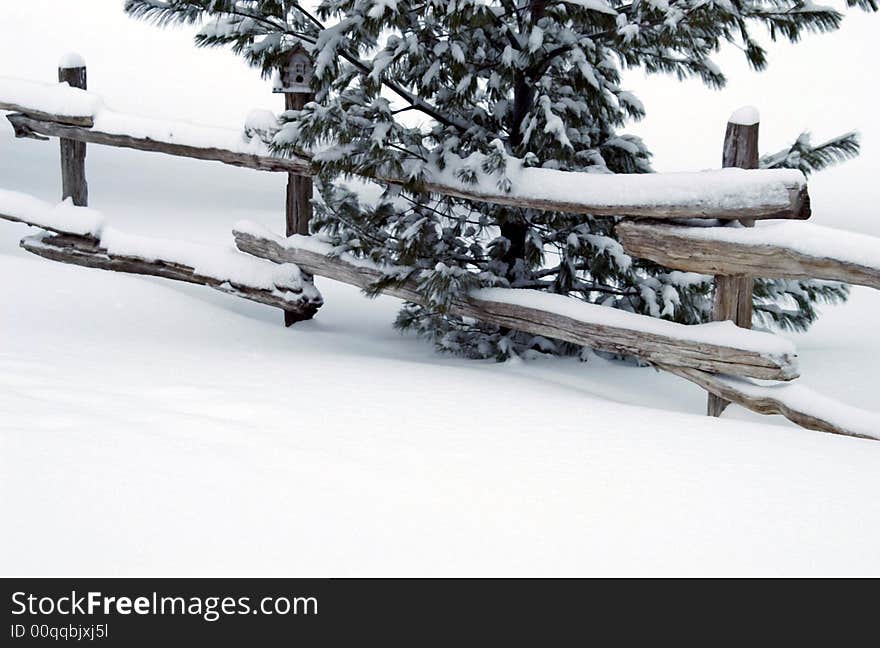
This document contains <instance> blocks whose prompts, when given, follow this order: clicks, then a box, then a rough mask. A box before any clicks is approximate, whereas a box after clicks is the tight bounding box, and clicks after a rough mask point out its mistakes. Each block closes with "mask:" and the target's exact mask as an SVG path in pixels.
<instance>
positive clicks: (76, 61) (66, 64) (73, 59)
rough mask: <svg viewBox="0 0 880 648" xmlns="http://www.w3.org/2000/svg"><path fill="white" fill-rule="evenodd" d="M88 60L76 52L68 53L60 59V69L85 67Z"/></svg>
mask: <svg viewBox="0 0 880 648" xmlns="http://www.w3.org/2000/svg"><path fill="white" fill-rule="evenodd" d="M85 66H86V60H85V59H84V58H83V57H82V56H80V55H79V54H77V53H76V52H67V54H64V55H63V56H62V57H61V58H60V59H58V67H59V68H61V69H66V68H78V67H85Z"/></svg>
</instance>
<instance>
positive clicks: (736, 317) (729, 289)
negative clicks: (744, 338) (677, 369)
mask: <svg viewBox="0 0 880 648" xmlns="http://www.w3.org/2000/svg"><path fill="white" fill-rule="evenodd" d="M760 126H761V125H760V124H759V123H754V124H737V123H734V122H728V124H727V131H726V132H725V134H724V149H723V151H722V154H721V167H722V168H730V167H737V168H740V169H757V168H758V164H759V154H758V132H759V129H760ZM739 222H740V223H741V224H743V225H744V226H745V227H754V226H755V219H754V218H749V217H745V218H742V219H740V221H739ZM754 289H755V281H754V279H753V278H752V277H750V276H747V275H723V276H722V275H719V276H716V277H715V293H714V295H713V304H712V319H713V320H715V321H716V322H723V321H725V320H731V321H732V322H733V323H734V324H736V325H737V326H740V327H742V328H752V293H753V292H754ZM727 404H728V403H727V401H726V400H724V399H722V398H719V397H718V396H716V395H715V394H713V393H711V392H710V393H709V397H708V401H707V403H706V413H707V414H708V415H709V416H721V413H722V412H723V411H724V408H725V407H727Z"/></svg>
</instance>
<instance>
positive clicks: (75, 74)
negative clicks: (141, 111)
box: [58, 67, 89, 207]
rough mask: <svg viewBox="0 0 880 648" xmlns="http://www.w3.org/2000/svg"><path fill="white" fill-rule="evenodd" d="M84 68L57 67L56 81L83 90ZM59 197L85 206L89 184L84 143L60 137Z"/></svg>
mask: <svg viewBox="0 0 880 648" xmlns="http://www.w3.org/2000/svg"><path fill="white" fill-rule="evenodd" d="M86 79H87V77H86V68H84V67H72V68H58V82H59V83H65V82H66V83H67V84H68V85H69V86H70V87H71V88H80V89H81V90H85V89H86V87H87V81H86ZM59 142H60V148H61V199H62V200H64V199H66V198H70V199H71V200H72V201H73V204H74V205H77V206H79V207H85V206H87V205H88V204H89V185H88V183H87V182H86V143H85V142H80V141H77V140H72V139H67V138H61V139H60V140H59Z"/></svg>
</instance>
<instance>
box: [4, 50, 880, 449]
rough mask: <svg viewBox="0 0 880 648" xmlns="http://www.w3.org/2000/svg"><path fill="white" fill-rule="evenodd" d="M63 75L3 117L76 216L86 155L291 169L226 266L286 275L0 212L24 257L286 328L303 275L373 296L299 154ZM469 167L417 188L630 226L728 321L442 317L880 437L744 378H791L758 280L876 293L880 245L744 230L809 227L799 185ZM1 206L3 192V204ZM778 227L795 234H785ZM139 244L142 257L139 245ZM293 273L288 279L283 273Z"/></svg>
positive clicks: (290, 101) (503, 296)
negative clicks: (632, 362)
mask: <svg viewBox="0 0 880 648" xmlns="http://www.w3.org/2000/svg"><path fill="white" fill-rule="evenodd" d="M59 79H60V80H65V81H68V82H69V83H70V85H71V86H75V85H78V86H80V88H75V87H70V86H68V85H48V84H35V83H34V82H27V81H19V80H13V81H11V82H10V81H9V80H4V79H0V110H12V111H15V112H14V113H13V114H10V115H7V119H8V120H9V121H10V123H11V124H12V126H13V128H14V130H15V134H16V136H18V137H30V138H34V139H46V138H49V137H56V138H59V139H60V141H61V142H62V147H61V148H62V180H63V187H64V197H72V198H73V200H74V202H76V203H77V204H80V205H85V204H87V196H88V194H87V187H86V184H85V183H86V180H85V146H86V144H100V145H106V146H114V147H122V148H130V149H136V150H143V151H153V152H160V153H164V154H168V155H175V156H182V157H189V158H194V159H200V160H209V161H217V162H221V163H224V164H228V165H233V166H238V167H245V168H251V169H256V170H260V171H270V172H281V173H288V174H289V181H288V195H287V227H286V233H287V235H288V238H282V237H277V236H274V235H272V234H270V233H268V232H266V231H265V230H260V229H259V228H257V227H254V226H242V225H240V226H238V227H237V228H236V229H235V231H234V232H233V236H234V238H235V242H236V245H237V247H238V249H239V251H240V253H234V252H233V254H238V256H236V257H235V259H234V260H235V263H241V262H243V261H242V259H252V262H253V263H268V264H269V265H273V264H278V267H279V268H288V269H291V272H289V273H285V272H282V273H281V274H280V275H278V276H276V275H274V274H272V273H271V272H269V273H268V274H266V273H265V272H264V275H265V276H264V278H263V279H262V280H260V281H258V282H257V284H258V285H253V283H251V284H249V283H248V282H247V281H240V280H239V281H236V278H235V276H234V275H235V273H228V274H229V276H226V275H227V273H224V272H221V271H217V269H216V265H212V264H208V267H210V268H211V269H212V271H206V270H205V264H204V263H200V262H199V256H200V255H199V254H198V253H194V252H193V251H192V250H189V249H187V250H176V251H172V252H171V253H170V254H164V255H163V251H164V250H163V249H162V246H161V245H160V246H158V247H157V248H156V249H155V250H150V252H149V254H146V255H144V254H137V253H133V252H132V251H131V250H129V249H127V248H126V246H125V245H121V246H120V245H119V244H118V239H117V243H116V244H114V237H113V236H108V235H107V234H108V230H109V228H108V230H104V229H103V226H102V228H97V226H95V225H94V224H93V222H92V220H90V219H92V217H93V214H92V213H86V212H84V211H75V212H70V211H68V212H67V213H65V214H64V215H63V216H64V217H63V218H61V219H59V214H57V213H49V212H47V211H46V210H45V209H42V208H39V206H38V208H35V209H30V208H28V209H24V210H6V211H7V213H5V214H4V213H2V212H3V210H2V209H0V218H6V219H7V220H13V221H17V222H22V223H25V224H30V225H33V226H37V227H40V228H42V229H44V230H47V231H46V232H43V233H42V234H38V235H36V236H31V237H26V238H25V239H23V240H22V243H21V245H22V247H23V248H24V249H26V250H27V251H29V252H32V253H34V254H37V255H40V256H43V257H45V258H49V259H52V260H56V261H61V262H64V263H72V264H76V265H82V266H87V267H93V268H100V269H105V270H115V271H122V272H128V273H135V274H144V275H152V276H158V277H164V278H169V279H174V280H179V281H186V282H189V283H197V284H202V285H205V286H208V287H211V288H213V289H216V290H220V291H223V292H227V293H230V294H233V295H236V296H239V297H243V298H246V299H250V300H252V301H257V302H260V303H264V304H269V305H272V306H277V307H279V308H282V309H284V310H285V322H286V323H287V324H290V323H292V322H294V321H298V320H301V319H307V318H309V317H311V316H313V315H314V314H315V311H316V310H317V308H318V307H319V306H320V305H321V298H320V294H319V293H317V291H316V290H315V289H314V286H313V285H312V284H311V275H312V274H314V275H321V276H325V277H329V278H332V279H335V280H338V281H342V282H345V283H349V284H352V285H355V286H358V287H360V288H362V289H372V288H373V287H374V286H375V285H376V283H377V281H378V280H379V279H380V278H381V277H382V276H384V273H383V272H382V269H381V268H378V267H376V266H374V265H372V264H370V263H369V262H366V261H364V260H361V259H356V258H353V257H348V256H337V255H334V254H332V253H331V252H332V251H331V250H330V249H329V248H328V247H327V246H326V244H323V243H321V242H320V241H318V240H317V239H314V238H313V237H308V236H301V235H303V234H306V233H307V231H308V220H309V216H310V204H309V196H310V191H309V190H308V189H309V188H310V185H309V184H308V182H309V181H308V178H309V177H310V176H311V173H312V170H311V169H312V163H311V160H310V159H309V158H308V156H306V155H301V156H299V157H289V158H287V157H278V156H276V155H273V154H272V153H271V152H270V151H269V148H268V147H267V146H266V145H265V143H264V142H262V141H258V140H256V139H254V140H250V141H249V140H247V139H245V138H243V137H242V133H241V132H239V131H235V130H233V129H220V128H213V127H201V126H193V125H190V124H184V123H183V122H169V121H162V120H152V119H145V118H139V117H134V116H128V115H120V114H119V113H114V112H112V111H109V110H107V109H106V108H105V107H104V106H103V102H102V101H101V100H100V98H99V97H97V96H96V95H94V94H92V93H89V92H87V91H85V68H84V67H82V68H76V69H65V68H62V69H60V70H59ZM304 100H305V99H304V97H297V98H291V97H287V99H286V105H287V107H288V108H290V107H293V108H296V107H297V106H299V105H301V104H302V103H303V101H304ZM132 124H133V125H132ZM724 151H725V152H724V166H733V167H745V168H748V169H754V167H755V166H757V122H756V121H755V122H753V123H752V122H748V123H746V122H741V121H740V120H733V123H732V124H730V125H729V126H728V133H727V137H726V139H725V147H724ZM472 162H473V161H472V160H467V161H466V160H449V161H448V164H447V166H446V167H445V169H444V170H443V171H440V170H437V171H436V172H435V173H433V174H429V176H428V177H427V179H426V180H425V182H424V183H423V185H422V188H423V189H424V190H426V191H430V192H434V193H439V194H444V195H447V196H453V197H458V198H462V199H466V200H479V201H484V202H490V203H496V204H502V205H514V206H518V207H529V208H535V209H548V210H554V211H567V212H575V213H585V214H591V215H594V216H615V217H620V216H622V217H625V218H626V220H624V221H623V222H621V223H620V224H619V225H618V228H617V231H618V235H619V238H620V239H621V241H622V243H623V245H624V247H625V249H626V251H627V252H628V253H629V254H632V255H633V256H640V257H643V258H647V259H651V260H653V261H656V262H657V263H660V264H662V265H665V266H667V267H671V268H677V269H682V270H689V271H695V272H702V273H708V274H713V275H715V276H716V300H715V313H714V319H716V320H732V321H733V323H731V322H717V323H714V324H710V325H699V326H684V325H680V324H675V323H672V322H667V321H662V320H658V319H654V318H648V317H644V316H640V315H635V314H631V313H624V312H621V311H616V310H612V309H608V308H604V307H599V306H594V305H590V304H586V303H583V302H580V301H577V300H574V299H573V298H569V297H565V296H561V295H549V294H546V293H540V292H535V291H527V290H513V289H486V290H482V291H476V292H472V293H470V294H468V295H467V296H464V297H462V298H460V299H457V300H455V301H454V302H453V303H452V304H451V305H450V306H449V312H450V313H451V314H454V315H459V316H462V317H468V318H473V319H476V320H479V321H482V322H485V323H488V324H492V325H496V326H500V327H505V328H509V329H516V330H521V331H524V332H528V333H532V334H535V335H542V336H547V337H551V338H555V339H559V340H565V341H568V342H572V343H575V344H582V345H585V346H589V347H591V348H594V349H597V350H601V351H607V352H611V353H615V354H622V355H628V356H635V357H638V358H641V359H643V360H645V361H646V362H648V363H650V364H652V365H654V366H656V367H657V368H660V369H663V370H665V371H669V372H670V373H673V374H675V375H677V376H680V377H681V378H684V379H686V380H689V381H691V382H693V383H695V384H697V385H700V386H701V387H702V388H703V389H705V390H706V391H708V392H709V394H710V401H709V413H710V414H713V415H716V416H717V415H719V414H720V413H721V411H722V410H723V409H724V406H725V405H726V403H727V402H728V401H732V402H735V403H738V404H740V405H742V406H744V407H746V408H748V409H751V410H753V411H756V412H759V413H763V414H770V413H772V414H781V415H783V416H785V417H787V418H789V419H790V420H792V421H794V422H795V423H797V424H799V425H802V426H804V427H807V428H811V429H816V430H822V431H826V432H833V433H837V434H847V435H851V436H861V437H866V438H880V429H878V430H877V432H876V433H874V431H873V428H872V427H871V426H872V425H874V423H875V422H876V421H877V418H876V416H875V415H873V414H871V413H865V412H863V411H861V410H857V409H856V408H846V407H845V406H839V407H838V408H837V410H836V414H838V415H840V416H834V415H830V416H829V415H825V414H824V413H823V412H822V411H820V410H819V409H817V408H816V407H814V406H811V405H810V402H811V401H816V402H818V401H821V397H819V396H818V395H817V396H816V398H812V397H811V396H809V392H808V390H805V388H801V387H800V386H793V389H782V388H781V387H782V385H775V386H767V385H759V384H756V383H753V382H750V381H749V379H750V378H756V379H764V380H777V381H790V380H792V379H794V378H796V377H797V375H798V370H797V359H796V354H795V351H794V348H793V346H791V345H790V344H789V343H786V342H784V341H783V340H781V339H780V338H778V337H776V336H773V335H771V334H768V333H761V332H753V331H749V330H748V329H749V328H750V325H751V299H750V297H751V287H750V286H751V282H752V279H751V277H755V276H768V277H773V276H784V277H794V278H807V277H819V278H828V279H834V280H839V281H848V282H851V283H862V284H864V285H870V286H873V287H878V285H880V270H878V268H880V262H875V260H876V259H875V257H871V256H870V250H871V249H876V246H874V247H873V248H871V245H872V243H873V242H872V241H866V242H864V245H863V247H864V250H862V254H861V255H860V256H858V258H852V256H847V255H846V254H843V253H841V254H838V255H836V256H835V255H831V256H828V255H824V256H823V255H820V254H813V253H812V251H811V250H810V249H804V248H803V247H797V246H793V245H785V244H784V243H780V242H779V241H778V240H777V241H776V242H772V241H771V242H768V241H763V242H761V241H759V240H758V239H759V237H760V236H761V235H762V234H761V233H760V232H762V231H763V230H764V228H754V229H751V226H752V224H753V223H754V221H755V220H765V219H788V220H802V219H806V218H808V217H809V216H810V199H809V195H808V193H807V187H806V183H805V181H804V178H803V176H802V175H801V174H800V173H797V172H792V171H785V170H777V171H767V170H744V169H725V170H721V171H707V172H699V173H691V174H642V175H611V176H609V175H605V176H602V175H596V174H586V173H569V172H563V171H555V170H548V169H535V168H523V167H522V166H521V164H520V163H519V162H518V161H517V160H510V163H509V165H508V177H509V178H510V179H511V181H512V183H513V189H512V190H511V191H508V192H503V191H500V190H498V189H497V187H496V185H495V183H494V182H488V183H485V184H482V185H481V184H476V185H471V184H465V183H463V182H461V181H460V180H458V179H457V176H456V174H455V172H454V170H455V168H456V166H457V165H458V164H463V165H466V164H469V163H472ZM372 179H373V180H378V181H381V182H387V183H391V184H403V180H402V179H401V178H397V177H390V176H385V175H378V176H372ZM301 180H302V181H301ZM2 197H3V192H2V191H0V199H2ZM0 206H2V200H0ZM25 206H26V207H28V205H27V204H26V205H25ZM30 207H33V205H30ZM75 209H76V208H73V207H70V208H69V210H75ZM679 219H687V220H688V221H690V222H691V225H685V224H682V223H681V222H680V221H679ZM695 219H697V220H699V219H702V221H706V220H707V219H709V221H711V222H706V224H707V225H710V226H706V227H695V226H693V225H694V220H695ZM718 221H723V222H727V223H731V222H732V223H733V224H734V225H736V221H739V223H740V224H739V225H737V226H736V227H717V226H711V225H712V224H714V223H716V222H718ZM785 226H786V227H789V228H794V227H798V226H799V225H798V224H797V223H795V222H788V223H786V224H785ZM773 227H777V226H773ZM801 227H804V226H803V225H801ZM768 229H769V228H768ZM49 232H54V234H50V233H49ZM291 234H297V236H290V235H291ZM143 244H144V242H143V241H141V242H140V243H139V244H138V245H135V246H134V247H135V249H140V247H141V245H143ZM147 245H148V247H149V243H148V242H147ZM866 259H868V260H867V261H866ZM293 269H295V270H296V272H292V270H293ZM300 269H302V271H304V272H302V273H301V271H300ZM263 270H265V268H263ZM396 270H399V271H401V272H404V271H406V269H396ZM307 273H308V274H307ZM245 275H246V276H249V277H250V276H252V274H250V273H245ZM245 275H238V276H239V277H240V276H245ZM267 277H268V278H267ZM382 292H385V293H387V294H390V295H393V296H396V297H399V298H401V299H405V300H407V301H411V302H415V303H421V304H425V303H426V302H425V297H424V295H423V293H422V291H421V290H419V285H418V276H417V273H412V274H411V275H410V276H408V279H407V280H406V281H401V282H400V283H399V284H396V285H391V286H386V287H384V288H383V290H382ZM734 324H738V326H735V325H734ZM794 387H797V389H794ZM805 394H807V396H805ZM838 405H839V404H838ZM841 413H842V414H841ZM871 417H874V418H871ZM866 421H867V423H866ZM878 427H880V426H878Z"/></svg>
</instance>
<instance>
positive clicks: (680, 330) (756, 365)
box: [233, 224, 798, 380]
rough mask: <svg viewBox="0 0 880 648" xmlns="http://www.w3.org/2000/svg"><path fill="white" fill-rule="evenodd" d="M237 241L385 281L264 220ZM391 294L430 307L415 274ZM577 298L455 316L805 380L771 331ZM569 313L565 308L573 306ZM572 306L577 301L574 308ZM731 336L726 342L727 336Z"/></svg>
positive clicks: (304, 264)
mask: <svg viewBox="0 0 880 648" xmlns="http://www.w3.org/2000/svg"><path fill="white" fill-rule="evenodd" d="M233 236H234V237H235V245H236V246H237V247H238V249H239V250H241V251H242V252H247V253H248V254H251V255H253V256H256V257H260V258H263V259H269V260H271V261H274V262H276V263H293V264H295V265H297V266H299V267H300V268H302V269H303V270H305V271H306V272H308V273H310V274H314V275H320V276H322V277H328V278H330V279H335V280H337V281H341V282H343V283H348V284H351V285H354V286H357V287H359V288H362V289H368V288H371V287H372V286H373V285H375V284H377V282H378V281H379V280H380V279H381V278H382V276H383V275H382V271H381V270H380V269H378V268H377V267H375V266H373V265H372V264H369V263H367V262H365V261H363V260H358V259H355V258H353V257H351V256H344V257H338V256H330V248H329V247H327V246H326V245H324V244H321V243H320V242H318V241H315V240H314V239H312V238H311V237H303V236H292V237H289V238H287V239H283V238H280V237H276V236H274V235H272V234H270V233H269V232H266V231H265V230H262V231H261V228H259V226H256V225H245V224H239V225H238V226H237V228H236V229H235V230H233ZM383 292H384V293H386V294H388V295H392V296H394V297H398V298H400V299H404V300H406V301H410V302H414V303H417V304H424V305H427V302H426V300H425V297H424V293H422V292H421V291H420V290H419V289H418V284H417V281H416V280H415V279H410V280H408V281H406V282H404V283H402V284H400V285H397V286H389V287H387V288H385V289H383ZM526 293H529V298H530V299H534V298H535V297H538V298H539V299H541V307H540V308H539V307H535V306H529V305H524V304H523V303H518V302H517V300H516V299H515V296H516V295H524V294H526ZM572 302H574V300H572V299H570V298H568V297H565V296H563V295H545V294H542V293H539V292H537V291H529V290H517V289H489V290H484V291H479V292H477V293H473V294H471V295H470V296H469V297H468V298H467V299H462V300H456V301H455V302H453V303H452V305H451V306H450V308H449V312H450V314H453V315H458V316H461V317H472V318H474V319H477V320H480V321H482V322H486V323H489V324H495V325H497V326H504V327H507V328H512V329H516V330H520V331H525V332H527V333H533V334H535V335H544V336H547V337H551V338H556V339H559V340H564V341H566V342H572V343H574V344H581V345H585V346H589V347H592V348H594V349H598V350H600V351H609V352H612V353H619V354H622V355H628V356H636V357H640V358H643V359H645V360H647V361H649V362H652V363H657V364H667V363H670V364H674V365H678V366H684V367H691V368H695V369H701V370H704V371H711V372H719V373H725V374H732V375H740V376H751V377H753V378H766V379H770V380H791V379H793V378H796V377H797V375H798V374H797V362H796V358H795V354H794V348H793V347H787V345H785V344H784V343H782V341H781V340H779V339H778V338H775V337H774V336H771V335H768V334H766V333H758V332H754V331H746V330H744V329H737V328H735V327H733V326H731V327H730V330H729V331H724V332H723V335H719V334H718V333H719V331H718V330H717V329H716V328H715V327H714V326H712V327H709V328H708V329H707V328H706V327H700V326H685V325H683V324H675V323H674V322H666V321H663V320H656V319H652V318H647V317H644V316H641V315H634V314H632V313H625V312H622V311H613V310H611V309H608V308H605V307H603V306H597V305H593V304H587V303H583V302H576V303H572ZM565 306H568V307H569V308H568V309H567V312H560V311H564V310H565V308H564V307H565ZM571 306H576V308H574V309H572V308H571ZM722 336H723V337H724V338H725V339H727V340H728V342H727V343H726V344H724V343H718V339H719V338H720V337H722Z"/></svg>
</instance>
